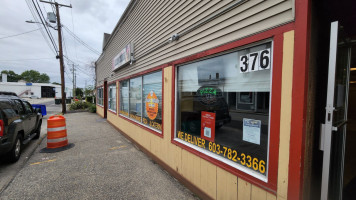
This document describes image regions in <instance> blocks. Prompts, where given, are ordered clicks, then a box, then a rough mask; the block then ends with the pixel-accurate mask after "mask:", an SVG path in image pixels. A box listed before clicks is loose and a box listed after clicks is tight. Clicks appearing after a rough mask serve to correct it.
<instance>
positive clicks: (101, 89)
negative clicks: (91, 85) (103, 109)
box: [97, 87, 104, 106]
mask: <svg viewBox="0 0 356 200" xmlns="http://www.w3.org/2000/svg"><path fill="white" fill-rule="evenodd" d="M97 92H98V94H97V95H98V104H99V105H101V106H102V105H103V102H104V95H103V87H100V88H98V90H97Z"/></svg>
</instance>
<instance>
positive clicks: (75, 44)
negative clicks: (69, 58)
mask: <svg viewBox="0 0 356 200" xmlns="http://www.w3.org/2000/svg"><path fill="white" fill-rule="evenodd" d="M69 2H70V4H72V1H71V0H70V1H69ZM70 15H71V17H72V30H73V33H74V34H75V31H74V19H73V9H70ZM74 50H75V58H77V59H78V53H77V43H75V42H74Z"/></svg>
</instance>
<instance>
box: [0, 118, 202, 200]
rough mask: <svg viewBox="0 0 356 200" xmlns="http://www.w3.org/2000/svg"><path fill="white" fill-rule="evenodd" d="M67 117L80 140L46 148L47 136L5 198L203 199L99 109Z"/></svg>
mask: <svg viewBox="0 0 356 200" xmlns="http://www.w3.org/2000/svg"><path fill="white" fill-rule="evenodd" d="M65 117H66V122H67V131H68V139H69V143H74V144H75V146H74V147H73V148H71V149H69V150H66V151H62V152H58V153H40V152H39V151H40V150H41V149H42V148H44V147H46V139H44V140H43V141H42V143H41V145H40V146H39V147H38V148H37V149H36V151H35V153H34V154H33V156H32V157H31V158H30V159H29V161H28V162H27V163H26V165H25V167H24V168H23V169H22V170H21V171H20V172H19V174H17V176H16V178H15V179H14V180H13V182H12V183H11V184H10V185H9V187H8V188H7V189H6V190H5V191H4V192H3V193H2V194H0V199H198V198H197V197H196V196H194V195H193V194H192V193H191V192H190V191H189V190H187V189H186V188H185V187H184V186H182V185H181V184H180V183H179V182H177V181H176V180H175V179H174V178H172V177H171V176H170V175H168V174H167V173H166V172H165V171H163V170H162V169H161V168H160V167H159V166H158V165H156V164H154V163H153V162H151V161H150V160H149V158H148V157H147V156H146V155H145V154H143V153H142V152H141V151H138V150H137V149H136V148H135V147H134V146H133V145H132V144H131V143H130V142H129V141H128V140H126V139H125V138H124V137H123V136H122V135H121V134H120V133H119V132H117V131H116V130H115V129H114V128H113V127H112V126H111V125H109V124H108V123H107V122H106V120H104V119H102V118H101V117H99V116H98V115H96V114H92V113H87V112H82V113H72V114H66V115H65ZM42 134H45V133H44V132H43V133H42Z"/></svg>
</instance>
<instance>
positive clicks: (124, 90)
mask: <svg viewBox="0 0 356 200" xmlns="http://www.w3.org/2000/svg"><path fill="white" fill-rule="evenodd" d="M120 113H121V114H123V115H126V116H129V81H127V80H126V81H121V82H120Z"/></svg>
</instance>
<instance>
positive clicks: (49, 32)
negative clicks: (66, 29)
mask: <svg viewBox="0 0 356 200" xmlns="http://www.w3.org/2000/svg"><path fill="white" fill-rule="evenodd" d="M32 3H33V7H34V8H35V9H36V12H37V14H38V16H39V17H40V20H41V22H42V25H43V27H44V28H45V30H46V32H47V35H48V37H49V38H50V40H51V42H52V44H53V46H54V48H55V50H56V52H58V50H57V49H58V48H57V45H56V43H55V42H54V39H53V36H52V33H51V31H49V30H48V29H49V28H48V27H47V26H46V23H47V21H46V18H44V16H43V13H42V10H41V7H40V6H39V4H38V1H37V5H38V8H39V10H40V11H41V12H40V11H39V10H38V9H37V7H36V4H35V2H34V0H32ZM41 16H42V17H43V19H42V17H41ZM45 22H46V23H45Z"/></svg>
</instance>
